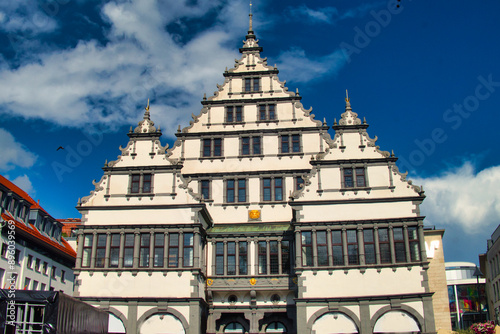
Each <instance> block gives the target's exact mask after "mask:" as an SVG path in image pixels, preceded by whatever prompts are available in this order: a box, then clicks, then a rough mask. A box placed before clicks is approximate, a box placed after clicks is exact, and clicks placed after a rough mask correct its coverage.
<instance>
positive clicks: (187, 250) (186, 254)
mask: <svg viewBox="0 0 500 334" xmlns="http://www.w3.org/2000/svg"><path fill="white" fill-rule="evenodd" d="M182 246H183V247H182V249H183V257H182V262H183V264H182V265H183V266H184V267H192V266H193V265H194V234H193V233H184V241H183V244H182Z"/></svg>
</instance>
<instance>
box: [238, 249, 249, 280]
mask: <svg viewBox="0 0 500 334" xmlns="http://www.w3.org/2000/svg"><path fill="white" fill-rule="evenodd" d="M238 247H239V249H238V261H239V270H240V272H239V274H240V275H246V274H247V272H248V244H247V243H246V241H240V242H239V243H238Z"/></svg>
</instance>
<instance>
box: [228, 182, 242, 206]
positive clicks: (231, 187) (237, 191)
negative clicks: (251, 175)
mask: <svg viewBox="0 0 500 334" xmlns="http://www.w3.org/2000/svg"><path fill="white" fill-rule="evenodd" d="M236 187H237V188H236ZM235 196H237V198H236V197H235ZM235 200H237V201H238V203H244V202H246V201H247V180H245V179H236V180H227V183H226V202H227V203H234V202H235Z"/></svg>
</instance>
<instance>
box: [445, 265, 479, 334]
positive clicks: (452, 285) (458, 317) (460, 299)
mask: <svg viewBox="0 0 500 334" xmlns="http://www.w3.org/2000/svg"><path fill="white" fill-rule="evenodd" d="M445 265H446V281H447V282H448V298H449V300H450V314H451V326H452V328H453V330H456V329H467V328H469V327H470V326H471V325H472V324H473V323H476V322H481V321H484V320H487V319H488V311H487V302H486V292H485V282H486V280H485V279H484V278H483V277H479V279H478V277H475V276H474V273H475V271H476V268H477V266H476V265H475V264H474V263H470V262H446V263H445ZM478 291H479V294H478Z"/></svg>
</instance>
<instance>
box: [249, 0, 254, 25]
mask: <svg viewBox="0 0 500 334" xmlns="http://www.w3.org/2000/svg"><path fill="white" fill-rule="evenodd" d="M248 16H249V23H248V31H249V32H250V31H253V27H252V25H253V24H252V18H253V14H252V0H250V14H248Z"/></svg>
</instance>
